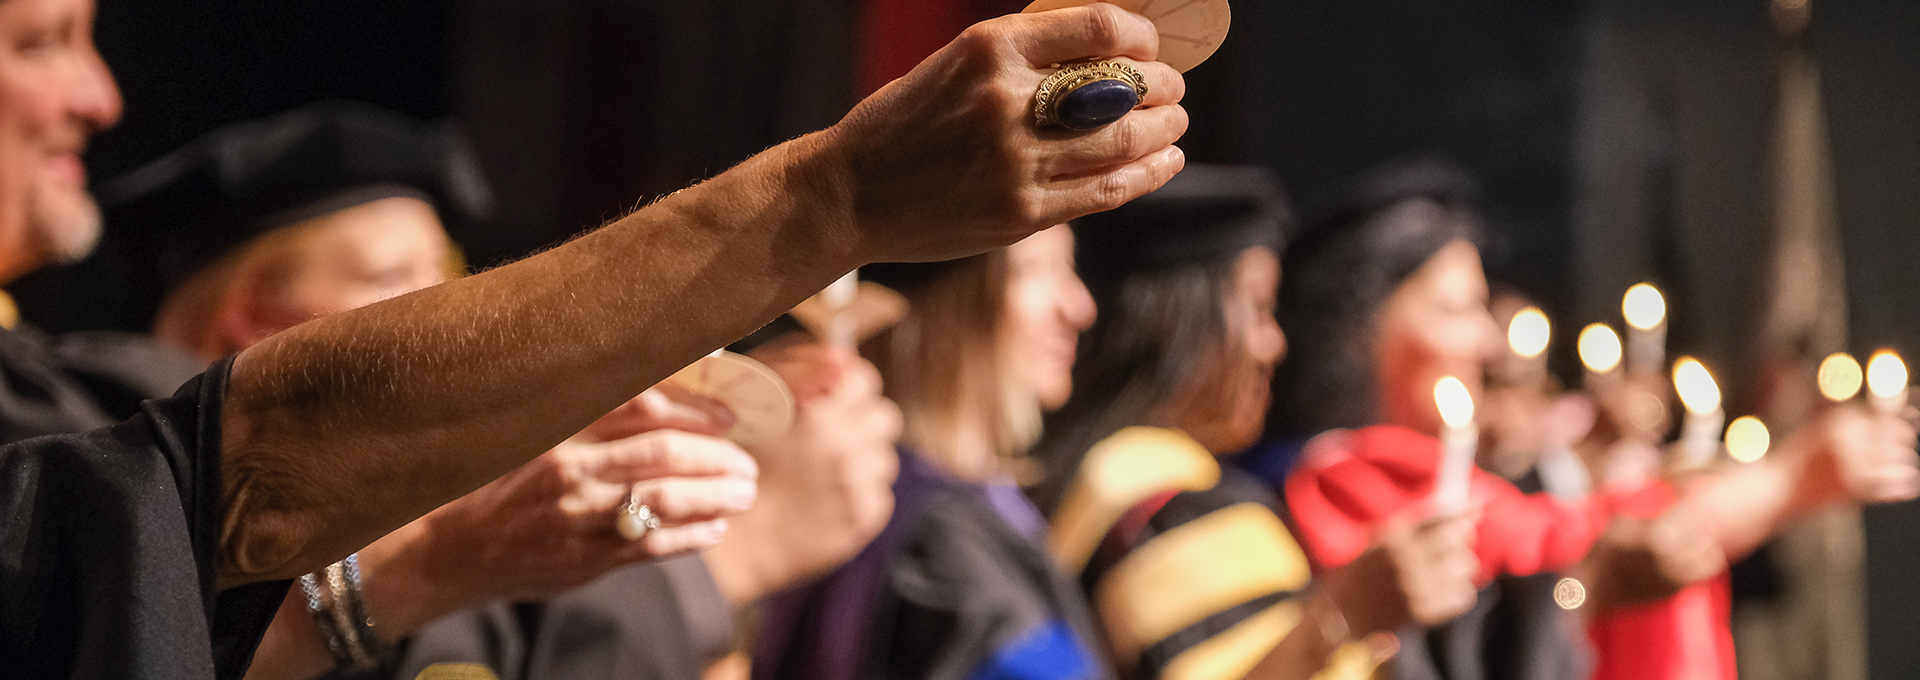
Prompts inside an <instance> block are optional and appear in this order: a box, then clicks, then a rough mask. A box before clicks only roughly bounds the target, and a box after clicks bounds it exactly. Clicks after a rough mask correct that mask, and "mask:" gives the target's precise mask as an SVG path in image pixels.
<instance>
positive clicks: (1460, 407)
mask: <svg viewBox="0 0 1920 680" xmlns="http://www.w3.org/2000/svg"><path fill="white" fill-rule="evenodd" d="M1433 403H1434V405H1435V406H1438V407H1440V419H1441V420H1443V421H1446V423H1447V427H1456V428H1457V427H1466V426H1467V425H1468V424H1470V423H1472V422H1473V395H1472V394H1471V393H1469V392H1467V386H1466V384H1465V383H1462V382H1460V379H1459V378H1455V377H1453V376H1447V377H1445V378H1441V379H1440V382H1437V383H1434V384H1433Z"/></svg>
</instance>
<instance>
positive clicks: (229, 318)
mask: <svg viewBox="0 0 1920 680" xmlns="http://www.w3.org/2000/svg"><path fill="white" fill-rule="evenodd" d="M266 279H267V277H266V276H265V275H264V272H260V271H242V272H240V273H239V275H238V276H235V277H234V280H233V285H230V286H228V287H227V290H226V292H225V293H224V294H223V295H222V296H221V298H220V305H219V307H218V308H217V309H216V310H215V311H214V314H213V319H212V322H213V328H212V332H211V333H210V334H209V335H210V340H211V341H212V342H214V343H217V344H218V345H219V347H218V353H219V354H220V355H222V356H224V355H227V354H232V353H234V352H238V351H240V350H243V349H246V348H248V347H252V346H254V345H255V344H258V343H259V342H260V341H261V340H265V339H267V336H270V335H273V334H274V333H278V332H280V331H283V330H286V329H288V328H291V327H292V326H293V325H295V324H298V323H300V321H304V320H305V319H293V318H292V317H293V314H292V313H291V312H290V311H289V309H288V306H287V304H286V301H285V300H283V299H281V298H282V297H284V295H283V293H282V290H283V288H282V287H281V286H276V285H271V284H270V283H269V282H268V281H267V280H266Z"/></svg>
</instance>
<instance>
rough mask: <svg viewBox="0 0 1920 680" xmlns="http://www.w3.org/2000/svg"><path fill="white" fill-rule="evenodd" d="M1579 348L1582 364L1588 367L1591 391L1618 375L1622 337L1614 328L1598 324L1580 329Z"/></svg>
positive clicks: (1588, 381) (1588, 385)
mask: <svg viewBox="0 0 1920 680" xmlns="http://www.w3.org/2000/svg"><path fill="white" fill-rule="evenodd" d="M1578 347H1579V350H1580V363H1581V364H1582V365H1584V366H1586V367H1587V383H1588V384H1587V387H1588V388H1589V389H1593V388H1596V387H1598V386H1599V385H1600V384H1601V383H1604V382H1606V381H1608V380H1612V379H1614V378H1615V377H1616V376H1617V375H1618V374H1617V373H1615V372H1614V371H1615V369H1618V368H1620V335H1619V334H1617V333H1614V332H1613V328H1612V327H1610V326H1608V325H1606V324H1603V323H1596V324H1589V325H1588V326H1587V327H1586V328H1583V329H1580V340H1579V343H1578Z"/></svg>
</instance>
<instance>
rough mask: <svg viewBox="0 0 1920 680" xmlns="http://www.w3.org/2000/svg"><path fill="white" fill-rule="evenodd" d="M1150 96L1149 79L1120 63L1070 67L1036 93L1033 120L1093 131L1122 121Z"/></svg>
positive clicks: (1100, 62)
mask: <svg viewBox="0 0 1920 680" xmlns="http://www.w3.org/2000/svg"><path fill="white" fill-rule="evenodd" d="M1146 96H1147V77H1146V76H1145V75H1143V74H1141V73H1140V69H1137V68H1134V67H1132V66H1130V65H1127V64H1123V63H1120V62H1117V61H1094V62H1082V63H1078V64H1070V65H1068V66H1066V67H1065V68H1062V69H1060V70H1059V71H1056V72H1054V74H1053V75H1050V76H1047V79H1046V80H1045V81H1043V82H1041V83H1040V89H1039V90H1036V91H1035V92H1034V93H1033V121H1034V122H1035V123H1036V124H1038V125H1040V127H1047V126H1051V125H1057V126H1060V127H1064V128H1068V129H1072V130H1091V129H1094V128H1097V127H1100V126H1103V125H1106V124H1108V123H1112V122H1113V121H1116V120H1120V119H1121V118H1122V117H1124V116H1126V115H1127V112H1128V111H1132V110H1133V108H1134V107H1136V106H1139V105H1140V102H1141V101H1142V100H1144V99H1145V98H1146Z"/></svg>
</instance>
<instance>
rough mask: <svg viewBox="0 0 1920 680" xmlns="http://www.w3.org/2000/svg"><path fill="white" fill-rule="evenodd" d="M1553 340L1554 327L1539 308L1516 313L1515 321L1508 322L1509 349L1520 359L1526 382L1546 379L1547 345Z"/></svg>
mask: <svg viewBox="0 0 1920 680" xmlns="http://www.w3.org/2000/svg"><path fill="white" fill-rule="evenodd" d="M1552 339H1553V326H1552V325H1551V324H1548V323H1547V314H1546V312H1542V311H1540V308H1539V307H1528V308H1526V309H1522V310H1520V311H1518V312H1514V314H1513V320H1512V321H1509V322H1507V347H1508V348H1510V349H1512V350H1513V355H1514V356H1516V357H1519V358H1520V366H1521V374H1522V376H1523V377H1524V378H1525V379H1526V380H1529V381H1533V382H1538V381H1541V380H1545V379H1546V377H1547V343H1549V342H1551V341H1552Z"/></svg>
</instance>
